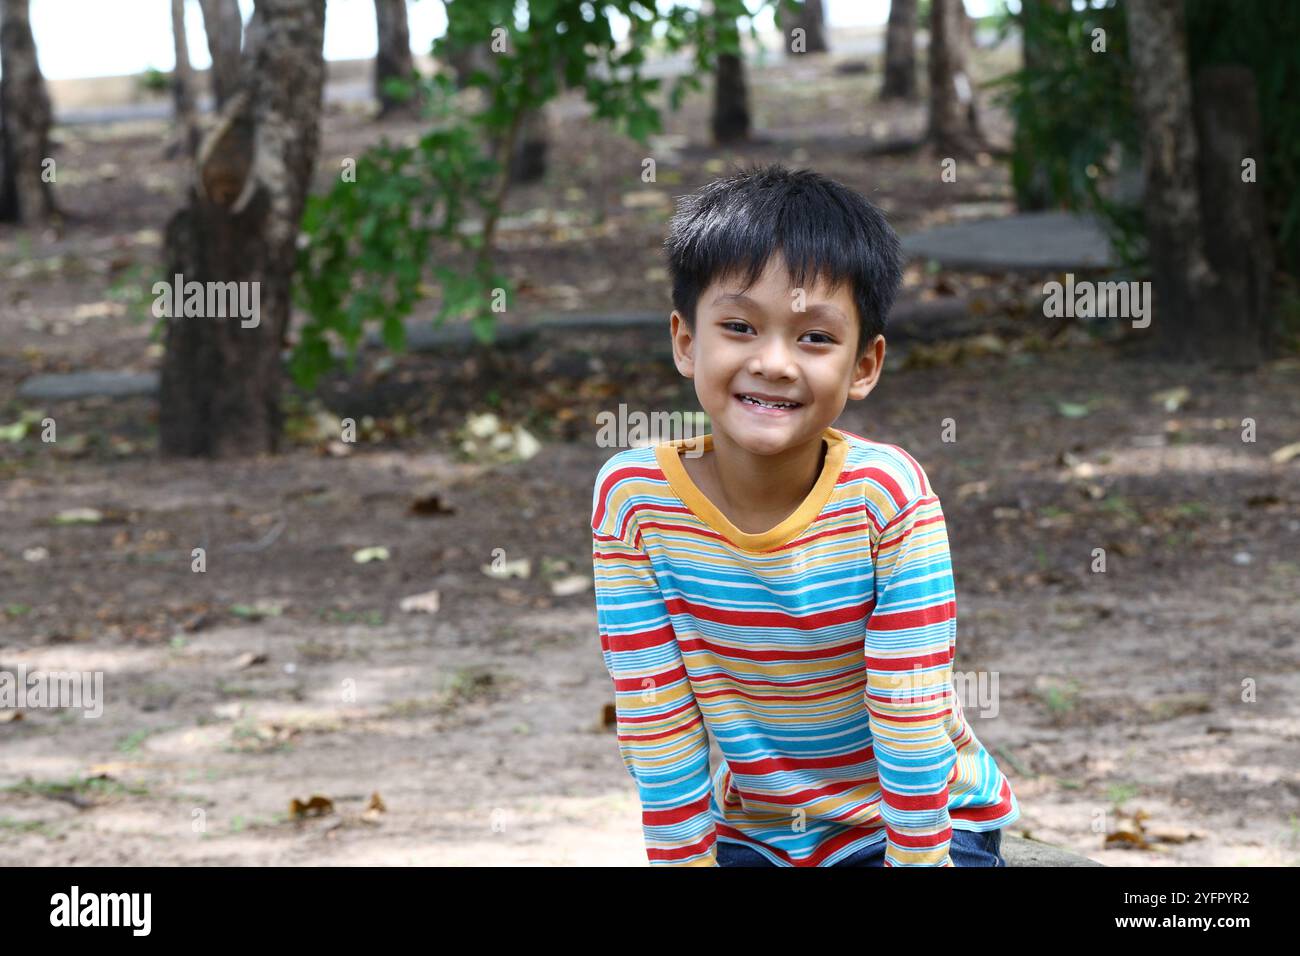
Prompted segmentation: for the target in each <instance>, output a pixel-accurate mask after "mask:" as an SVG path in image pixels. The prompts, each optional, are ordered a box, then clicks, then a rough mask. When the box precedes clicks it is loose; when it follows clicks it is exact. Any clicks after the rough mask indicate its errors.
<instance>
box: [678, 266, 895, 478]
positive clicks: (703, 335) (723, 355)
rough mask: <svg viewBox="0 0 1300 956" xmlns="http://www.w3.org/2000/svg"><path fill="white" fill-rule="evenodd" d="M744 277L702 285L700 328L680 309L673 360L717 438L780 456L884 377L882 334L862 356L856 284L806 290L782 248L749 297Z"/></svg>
mask: <svg viewBox="0 0 1300 956" xmlns="http://www.w3.org/2000/svg"><path fill="white" fill-rule="evenodd" d="M742 281H743V280H741V279H737V278H734V277H733V278H728V279H726V280H719V281H715V282H713V283H712V284H711V285H710V286H709V287H708V288H707V289H705V290H704V292H703V293H702V294H701V295H700V299H699V302H698V304H697V305H696V309H695V329H694V332H692V331H691V329H689V328H688V327H687V325H686V322H685V320H684V319H683V317H682V316H681V315H680V314H679V313H677V312H675V311H674V312H673V314H672V326H671V331H672V338H673V358H674V361H675V362H676V364H677V369H678V371H680V372H681V373H682V374H683V375H685V376H686V377H687V378H691V379H694V381H695V394H696V395H697V396H698V397H699V400H700V406H701V407H702V408H703V409H704V411H705V412H706V413H707V414H708V416H709V419H710V421H711V425H712V429H713V432H714V434H715V436H720V437H719V438H716V439H715V442H726V441H730V442H732V443H734V444H736V445H738V446H740V447H742V448H744V449H746V450H747V451H749V452H751V453H753V454H756V455H775V454H778V453H780V452H783V451H785V450H787V449H790V448H794V447H797V446H799V445H802V444H805V443H808V442H812V441H815V440H817V439H818V438H819V437H820V435H821V434H822V432H823V431H825V429H826V427H827V426H828V425H830V424H831V423H832V422H834V421H835V419H836V418H838V417H839V415H840V412H841V411H843V410H844V405H845V402H846V401H847V400H848V399H850V398H854V399H861V398H866V396H867V394H868V393H869V392H870V391H871V389H872V388H874V387H875V384H876V381H877V379H878V378H879V376H880V370H881V367H882V365H883V362H884V357H885V340H884V336H883V335H882V336H877V337H876V339H875V341H874V342H872V344H871V346H870V347H868V349H867V351H866V353H865V354H864V355H863V356H862V358H861V359H858V358H857V346H858V336H859V334H860V332H859V328H858V317H857V315H858V313H857V308H856V306H855V305H854V302H853V296H852V293H851V291H850V289H849V287H848V286H847V285H843V286H841V287H840V288H838V289H835V290H831V289H828V288H826V287H825V286H824V285H822V284H818V285H817V286H816V287H815V288H806V289H804V290H802V292H803V295H802V296H800V295H799V294H798V293H799V291H800V290H798V289H796V288H795V287H794V286H792V285H791V284H790V283H791V279H790V276H789V274H788V273H787V271H786V264H785V260H784V258H783V257H782V256H781V254H780V253H779V252H778V253H777V254H775V255H773V256H772V258H771V259H770V260H769V261H768V263H767V266H766V268H765V269H764V271H763V274H762V276H761V277H760V278H759V280H758V281H757V282H756V283H754V285H753V286H752V287H750V288H749V289H748V290H746V292H745V293H744V294H742V293H741V292H740V286H741V284H742ZM801 300H802V301H801ZM800 306H802V311H796V310H797V309H798V308H799V307H800Z"/></svg>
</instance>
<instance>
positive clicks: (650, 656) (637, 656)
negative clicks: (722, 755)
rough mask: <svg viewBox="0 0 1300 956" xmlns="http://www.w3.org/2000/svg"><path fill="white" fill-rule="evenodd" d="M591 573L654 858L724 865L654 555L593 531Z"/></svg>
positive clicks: (697, 725) (693, 707)
mask: <svg viewBox="0 0 1300 956" xmlns="http://www.w3.org/2000/svg"><path fill="white" fill-rule="evenodd" d="M592 565H593V570H594V574H593V580H594V587H595V592H596V617H597V621H598V622H599V627H600V645H601V653H602V654H603V655H604V658H605V669H606V670H607V671H608V672H609V676H610V678H611V679H612V680H613V681H614V700H615V704H614V707H615V711H616V713H617V715H618V748H619V751H620V753H621V754H622V756H623V764H624V766H626V767H627V769H628V772H629V773H630V774H631V775H632V778H633V779H634V780H635V781H636V785H637V792H638V794H639V796H640V799H641V826H642V831H643V833H644V836H645V845H646V856H647V857H648V858H649V861H650V863H651V864H663V865H669V866H717V859H716V846H715V838H716V837H715V831H714V826H713V817H712V815H711V813H710V811H709V795H710V790H711V780H710V775H709V737H708V733H707V732H706V730H705V726H704V717H703V715H702V714H701V713H700V709H699V706H698V705H697V704H696V702H695V694H694V692H693V691H692V690H691V684H690V680H689V679H688V677H687V675H686V666H685V664H684V663H683V661H682V655H681V651H680V649H679V648H678V646H677V636H676V633H675V632H674V631H673V626H672V620H671V619H670V618H669V616H668V608H667V605H666V604H665V603H664V598H663V595H662V594H661V593H660V591H659V582H658V580H657V579H656V578H655V574H654V570H653V569H652V568H651V566H650V559H649V558H648V557H647V556H646V555H645V554H644V553H643V552H642V551H641V550H640V549H639V548H636V547H633V546H631V545H629V544H627V543H626V542H624V541H623V540H622V539H620V538H617V537H613V536H610V535H605V534H602V533H600V532H599V531H595V530H593V536H592Z"/></svg>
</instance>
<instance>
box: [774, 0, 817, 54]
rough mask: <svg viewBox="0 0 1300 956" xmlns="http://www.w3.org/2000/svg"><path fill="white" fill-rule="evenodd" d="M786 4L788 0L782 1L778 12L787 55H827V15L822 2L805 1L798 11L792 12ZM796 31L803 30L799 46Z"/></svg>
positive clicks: (815, 0) (778, 22)
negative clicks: (796, 40)
mask: <svg viewBox="0 0 1300 956" xmlns="http://www.w3.org/2000/svg"><path fill="white" fill-rule="evenodd" d="M786 3H787V0H780V3H779V4H778V6H777V11H776V17H777V24H778V29H779V30H780V31H781V34H782V35H783V36H784V37H785V52H786V54H787V55H789V54H791V53H793V54H795V55H798V54H800V53H825V52H826V50H827V46H826V14H825V11H824V10H823V9H822V0H803V3H802V4H800V6H799V8H798V10H790V9H789V8H788V7H787V6H786ZM795 30H803V38H802V41H801V43H800V45H798V46H797V45H796V42H795V35H794V31H795Z"/></svg>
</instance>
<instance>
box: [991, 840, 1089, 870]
mask: <svg viewBox="0 0 1300 956" xmlns="http://www.w3.org/2000/svg"><path fill="white" fill-rule="evenodd" d="M1002 858H1003V859H1004V860H1006V861H1007V866H1105V865H1106V864H1105V863H1098V862H1097V861H1096V860H1090V859H1088V858H1087V857H1086V856H1080V855H1079V854H1077V853H1074V852H1072V851H1070V850H1064V849H1062V848H1061V847H1059V846H1053V845H1052V844H1050V843H1039V842H1038V841H1037V840H1026V839H1024V838H1023V837H1015V836H1011V835H1010V834H1009V833H1003V834H1002Z"/></svg>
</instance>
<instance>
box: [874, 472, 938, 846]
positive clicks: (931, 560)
mask: <svg viewBox="0 0 1300 956" xmlns="http://www.w3.org/2000/svg"><path fill="white" fill-rule="evenodd" d="M875 572H876V580H875V602H876V603H875V607H874V608H873V609H872V612H871V616H870V617H869V618H868V620H867V633H866V670H867V689H866V704H867V710H868V713H869V715H870V720H871V735H872V740H873V743H874V751H875V757H876V767H877V771H878V774H879V778H880V790H881V795H880V814H881V817H882V819H883V820H884V823H885V835H886V848H885V864H884V865H885V866H953V865H954V864H953V862H952V860H951V858H950V857H949V855H948V844H949V842H950V839H951V836H952V830H951V827H950V825H949V824H950V821H949V816H948V781H949V779H950V776H951V774H952V772H953V769H954V766H955V764H956V761H957V749H956V748H955V747H954V746H953V743H952V740H951V739H950V738H949V736H948V732H947V728H946V721H947V717H948V713H949V709H950V707H951V706H952V701H951V700H950V699H949V697H948V694H949V692H950V691H951V689H952V654H951V648H952V638H953V632H954V631H955V630H956V628H957V604H956V595H955V591H954V588H953V578H952V563H951V559H950V556H949V553H948V533H947V528H946V525H945V523H944V518H943V510H942V509H941V507H940V505H939V499H938V498H937V497H935V495H934V494H932V493H931V491H930V489H929V487H928V486H927V487H924V488H923V490H922V494H921V496H920V497H917V498H914V499H912V501H910V502H909V503H908V505H907V507H905V508H904V509H903V510H902V511H900V512H898V514H897V515H895V516H894V517H893V518H892V519H890V521H889V523H888V524H886V525H885V527H884V528H883V529H882V530H881V532H880V534H879V536H878V538H877V545H876V553H875Z"/></svg>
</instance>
